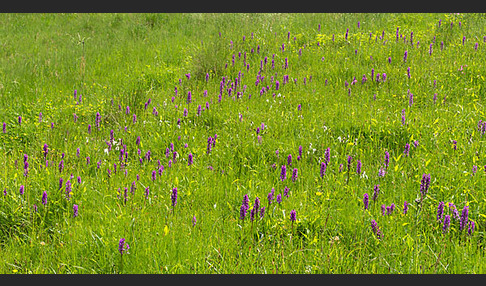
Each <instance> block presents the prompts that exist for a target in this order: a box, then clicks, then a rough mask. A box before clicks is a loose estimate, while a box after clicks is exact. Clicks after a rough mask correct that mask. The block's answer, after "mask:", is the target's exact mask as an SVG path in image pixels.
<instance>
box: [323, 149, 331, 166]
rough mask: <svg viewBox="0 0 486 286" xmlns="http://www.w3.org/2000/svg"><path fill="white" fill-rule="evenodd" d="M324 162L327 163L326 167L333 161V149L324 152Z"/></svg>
mask: <svg viewBox="0 0 486 286" xmlns="http://www.w3.org/2000/svg"><path fill="white" fill-rule="evenodd" d="M324 160H325V162H326V165H329V161H330V160H331V148H327V149H326V151H325V152H324Z"/></svg>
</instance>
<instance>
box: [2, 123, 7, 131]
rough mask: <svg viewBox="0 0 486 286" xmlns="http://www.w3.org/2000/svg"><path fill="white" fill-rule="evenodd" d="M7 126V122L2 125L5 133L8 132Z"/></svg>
mask: <svg viewBox="0 0 486 286" xmlns="http://www.w3.org/2000/svg"><path fill="white" fill-rule="evenodd" d="M6 128H7V123H5V122H4V123H3V127H2V131H3V133H7V130H6Z"/></svg>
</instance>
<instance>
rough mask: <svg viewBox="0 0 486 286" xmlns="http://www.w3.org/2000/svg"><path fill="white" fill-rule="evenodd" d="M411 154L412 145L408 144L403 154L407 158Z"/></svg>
mask: <svg viewBox="0 0 486 286" xmlns="http://www.w3.org/2000/svg"><path fill="white" fill-rule="evenodd" d="M409 152H410V144H408V143H406V144H405V150H403V154H405V156H408V155H409Z"/></svg>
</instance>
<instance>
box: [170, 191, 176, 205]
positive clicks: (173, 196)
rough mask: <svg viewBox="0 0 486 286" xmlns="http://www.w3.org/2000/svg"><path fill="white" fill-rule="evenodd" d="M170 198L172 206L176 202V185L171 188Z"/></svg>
mask: <svg viewBox="0 0 486 286" xmlns="http://www.w3.org/2000/svg"><path fill="white" fill-rule="evenodd" d="M170 200H171V201H172V206H173V207H175V205H176V204H177V187H175V188H173V189H172V194H171V196H170Z"/></svg>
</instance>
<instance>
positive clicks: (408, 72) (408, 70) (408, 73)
mask: <svg viewBox="0 0 486 286" xmlns="http://www.w3.org/2000/svg"><path fill="white" fill-rule="evenodd" d="M407 76H408V78H410V77H411V76H410V67H408V68H407Z"/></svg>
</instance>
